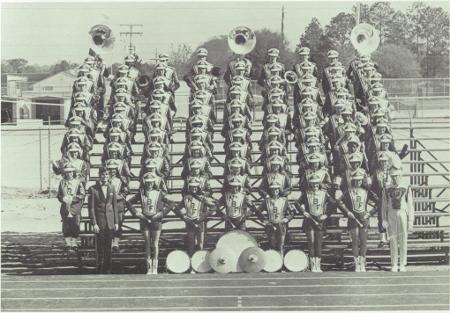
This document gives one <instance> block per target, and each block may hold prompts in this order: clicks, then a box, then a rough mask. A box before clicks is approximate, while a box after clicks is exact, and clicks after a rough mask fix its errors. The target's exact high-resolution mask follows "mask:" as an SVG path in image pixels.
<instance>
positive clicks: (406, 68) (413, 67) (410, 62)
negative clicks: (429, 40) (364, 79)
mask: <svg viewBox="0 0 450 313" xmlns="http://www.w3.org/2000/svg"><path fill="white" fill-rule="evenodd" d="M372 59H373V60H374V61H375V62H376V63H377V64H378V71H379V72H380V73H381V74H382V75H383V77H386V78H415V77H420V66H419V63H418V62H417V58H416V56H415V55H414V54H413V53H412V52H411V50H409V49H408V48H407V47H405V46H397V45H395V44H385V45H383V46H382V47H380V48H379V49H378V50H376V51H375V52H374V53H373V54H372Z"/></svg>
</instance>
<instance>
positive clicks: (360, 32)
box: [350, 23, 380, 56]
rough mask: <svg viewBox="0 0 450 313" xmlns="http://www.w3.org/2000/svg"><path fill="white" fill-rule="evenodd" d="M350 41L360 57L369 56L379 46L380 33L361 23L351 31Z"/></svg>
mask: <svg viewBox="0 0 450 313" xmlns="http://www.w3.org/2000/svg"><path fill="white" fill-rule="evenodd" d="M350 41H351V43H352V45H353V47H354V48H355V49H356V50H357V51H358V52H359V54H360V55H367V56H370V54H371V53H372V52H374V51H375V50H376V49H377V48H378V45H379V44H380V32H379V31H378V30H376V29H375V27H373V26H372V25H370V24H367V23H361V24H358V25H356V26H355V27H354V28H353V29H352V32H351V34H350Z"/></svg>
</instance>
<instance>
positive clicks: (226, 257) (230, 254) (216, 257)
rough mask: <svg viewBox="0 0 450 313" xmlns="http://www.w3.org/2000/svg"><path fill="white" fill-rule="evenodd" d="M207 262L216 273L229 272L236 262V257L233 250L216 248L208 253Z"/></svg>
mask: <svg viewBox="0 0 450 313" xmlns="http://www.w3.org/2000/svg"><path fill="white" fill-rule="evenodd" d="M208 263H209V265H210V266H211V268H212V269H213V270H214V271H216V272H217V273H222V274H226V273H230V272H231V271H232V270H233V269H234V268H236V264H237V263H238V258H237V257H236V254H235V253H234V251H233V250H231V249H227V248H216V249H214V250H213V251H211V253H209V255H208Z"/></svg>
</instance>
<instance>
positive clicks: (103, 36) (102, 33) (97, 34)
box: [89, 24, 115, 53]
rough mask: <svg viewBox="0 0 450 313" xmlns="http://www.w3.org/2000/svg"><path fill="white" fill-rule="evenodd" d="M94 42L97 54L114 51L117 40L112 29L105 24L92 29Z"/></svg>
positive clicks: (90, 33)
mask: <svg viewBox="0 0 450 313" xmlns="http://www.w3.org/2000/svg"><path fill="white" fill-rule="evenodd" d="M89 35H91V38H92V42H93V43H94V46H93V47H92V49H93V50H95V52H97V53H101V52H106V51H109V50H112V48H113V47H114V41H115V38H114V36H113V32H112V30H111V28H109V27H108V26H107V25H104V24H97V25H94V26H92V27H91V29H90V30H89Z"/></svg>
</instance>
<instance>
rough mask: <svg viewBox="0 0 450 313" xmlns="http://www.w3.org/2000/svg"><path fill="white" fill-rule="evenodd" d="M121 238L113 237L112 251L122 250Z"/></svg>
mask: <svg viewBox="0 0 450 313" xmlns="http://www.w3.org/2000/svg"><path fill="white" fill-rule="evenodd" d="M119 240H120V239H119V238H113V242H112V251H113V252H116V253H117V252H120V249H119Z"/></svg>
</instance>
